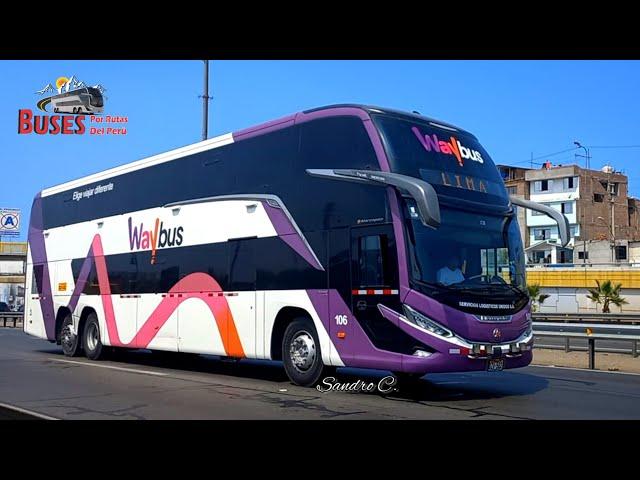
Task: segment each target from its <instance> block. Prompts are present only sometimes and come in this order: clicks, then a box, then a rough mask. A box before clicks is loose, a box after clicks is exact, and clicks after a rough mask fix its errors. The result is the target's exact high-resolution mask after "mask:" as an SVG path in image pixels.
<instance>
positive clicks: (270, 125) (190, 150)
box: [40, 92, 473, 197]
mask: <svg viewBox="0 0 640 480" xmlns="http://www.w3.org/2000/svg"><path fill="white" fill-rule="evenodd" d="M69 93H71V92H69ZM344 109H354V110H361V111H362V113H363V114H365V115H367V116H368V115H369V114H384V115H390V116H395V117H400V118H405V119H409V120H417V121H422V122H429V123H431V124H434V125H435V126H443V127H445V128H448V129H454V130H456V131H459V132H463V133H466V134H467V135H471V136H473V135H472V134H471V133H469V132H467V131H466V130H464V129H462V128H459V127H457V126H455V125H452V124H449V123H446V122H441V121H440V120H436V119H433V118H429V117H425V116H423V115H420V114H418V113H415V112H414V113H410V112H405V111H402V110H395V109H390V108H382V107H377V106H372V105H362V104H334V105H326V106H323V107H317V108H312V109H308V110H304V111H302V112H298V113H296V114H291V115H287V116H285V117H282V118H279V119H276V120H272V121H269V122H265V123H262V124H258V125H255V126H252V127H249V128H246V129H243V130H238V131H236V132H232V133H226V134H224V135H219V136H217V137H213V138H209V139H207V140H203V141H201V142H197V143H192V144H190V145H186V146H183V147H179V148H176V149H174V150H169V151H167V152H163V153H160V154H157V155H153V156H150V157H145V158H142V159H140V160H136V161H134V162H129V163H125V164H122V165H119V166H117V167H113V168H110V169H107V170H103V171H100V172H96V173H93V174H90V175H87V176H84V177H80V178H77V179H75V180H71V181H68V182H65V183H61V184H58V185H55V186H52V187H49V188H46V189H44V190H42V192H40V195H41V196H43V197H46V196H49V195H54V194H56V193H61V192H64V191H66V190H70V189H72V188H77V187H82V186H84V185H87V184H89V183H95V182H101V181H104V180H107V179H109V178H112V177H114V176H117V175H122V174H125V173H128V172H131V171H135V170H140V169H142V168H146V167H150V166H153V165H157V164H160V163H164V162H169V161H172V160H177V159H179V158H181V157H185V156H187V155H192V154H195V153H200V152H203V151H206V150H211V149H214V148H217V147H222V146H224V145H228V144H230V143H233V142H234V140H235V141H239V140H242V139H244V138H247V137H248V136H254V135H260V134H262V133H267V132H270V131H273V130H275V129H278V128H285V127H287V126H291V125H293V124H294V123H296V120H297V119H298V118H299V117H301V116H302V117H304V116H307V115H310V114H314V113H316V112H321V111H325V110H326V111H330V110H336V116H338V115H340V113H339V112H340V111H344ZM327 113H329V114H330V113H331V112H327ZM329 116H330V115H329Z"/></svg>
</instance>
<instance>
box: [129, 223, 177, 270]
mask: <svg viewBox="0 0 640 480" xmlns="http://www.w3.org/2000/svg"><path fill="white" fill-rule="evenodd" d="M128 222H129V249H130V250H131V251H135V250H149V249H151V263H152V264H153V263H156V251H157V249H158V248H164V247H179V246H180V245H182V233H183V232H184V228H183V227H181V226H180V227H173V228H164V223H163V222H161V221H160V219H159V218H156V220H155V222H154V223H153V228H152V229H150V230H145V228H144V223H143V222H140V226H135V227H134V226H133V219H132V218H131V217H129V220H128Z"/></svg>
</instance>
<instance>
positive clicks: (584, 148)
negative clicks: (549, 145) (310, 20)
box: [573, 140, 591, 169]
mask: <svg viewBox="0 0 640 480" xmlns="http://www.w3.org/2000/svg"><path fill="white" fill-rule="evenodd" d="M573 144H574V145H575V146H576V147H578V148H582V149H583V150H584V158H585V167H586V168H587V169H589V168H591V162H590V161H589V160H590V159H591V155H590V154H589V149H588V148H587V147H585V146H584V145H582V144H581V143H580V142H578V141H577V140H576V141H575V142H573Z"/></svg>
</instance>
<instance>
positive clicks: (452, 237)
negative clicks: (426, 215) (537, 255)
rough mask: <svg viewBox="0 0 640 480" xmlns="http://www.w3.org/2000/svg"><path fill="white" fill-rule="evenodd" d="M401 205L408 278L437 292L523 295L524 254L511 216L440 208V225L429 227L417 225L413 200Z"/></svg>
mask: <svg viewBox="0 0 640 480" xmlns="http://www.w3.org/2000/svg"><path fill="white" fill-rule="evenodd" d="M404 207H405V217H406V223H407V230H408V237H409V243H410V245H411V247H412V248H410V251H411V255H410V258H409V268H410V271H411V276H412V278H413V280H415V281H417V282H419V283H422V284H426V285H429V286H433V287H436V288H438V289H446V290H455V291H465V292H474V291H475V292H476V293H484V294H491V293H492V292H495V293H496V294H507V293H508V292H509V291H512V292H513V293H515V294H517V295H518V296H519V295H521V294H524V291H525V274H524V252H523V250H522V240H521V237H520V230H519V228H518V223H517V221H516V218H515V216H514V215H509V216H504V215H503V216H500V215H488V214H485V213H482V212H469V211H464V210H457V209H454V208H449V207H442V208H441V219H442V224H441V225H440V227H439V228H437V229H432V228H429V227H425V226H424V225H423V224H422V223H421V222H420V219H419V218H418V214H417V212H416V207H415V203H414V202H413V200H406V201H405V205H404Z"/></svg>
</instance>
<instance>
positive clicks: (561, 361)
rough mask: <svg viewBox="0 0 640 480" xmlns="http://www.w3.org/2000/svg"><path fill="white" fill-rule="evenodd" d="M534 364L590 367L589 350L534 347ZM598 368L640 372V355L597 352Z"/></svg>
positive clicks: (612, 370)
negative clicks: (570, 350)
mask: <svg viewBox="0 0 640 480" xmlns="http://www.w3.org/2000/svg"><path fill="white" fill-rule="evenodd" d="M531 364H532V365H555V366H557V367H574V368H587V369H588V368H589V357H588V354H587V352H569V353H566V352H564V351H563V350H549V349H545V348H535V347H534V349H533V361H532V362H531ZM596 370H608V371H611V372H628V373H640V357H637V358H633V357H632V356H631V355H624V354H622V353H596Z"/></svg>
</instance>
